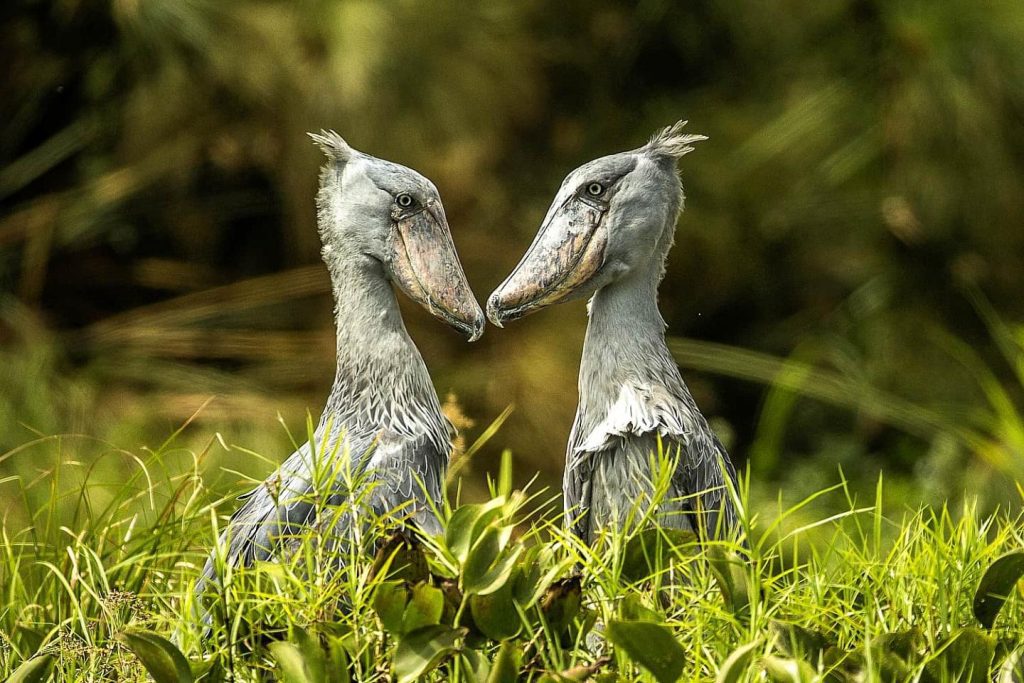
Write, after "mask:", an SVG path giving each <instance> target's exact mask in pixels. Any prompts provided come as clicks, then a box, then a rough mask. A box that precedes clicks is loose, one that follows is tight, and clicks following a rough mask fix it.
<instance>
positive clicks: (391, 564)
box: [370, 531, 430, 583]
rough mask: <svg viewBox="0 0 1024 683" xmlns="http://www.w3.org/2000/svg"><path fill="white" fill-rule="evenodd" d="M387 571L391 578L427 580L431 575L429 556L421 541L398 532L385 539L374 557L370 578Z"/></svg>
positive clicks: (412, 581) (411, 580) (409, 580)
mask: <svg viewBox="0 0 1024 683" xmlns="http://www.w3.org/2000/svg"><path fill="white" fill-rule="evenodd" d="M382 572H386V573H387V578H389V579H402V580H404V581H408V582H409V583H417V582H419V581H425V580H426V579H427V578H428V577H429V576H430V570H429V567H428V566H427V557H426V555H424V554H423V548H422V547H421V546H420V543H419V542H418V541H417V540H416V539H414V538H412V537H410V536H408V535H407V534H404V533H402V532H400V531H399V532H397V533H395V534H393V535H392V536H391V537H389V538H388V539H387V540H386V541H384V543H383V545H381V547H380V548H379V549H378V550H377V552H376V554H375V555H374V557H373V565H372V566H371V567H370V578H374V577H376V576H378V575H380V574H381V573H382Z"/></svg>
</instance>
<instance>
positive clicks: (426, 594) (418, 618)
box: [402, 583, 444, 633]
mask: <svg viewBox="0 0 1024 683" xmlns="http://www.w3.org/2000/svg"><path fill="white" fill-rule="evenodd" d="M443 610H444V594H443V593H442V592H441V589H440V588H435V587H433V586H431V585H430V584H428V583H418V584H416V585H415V586H413V587H412V591H411V595H410V597H409V604H407V605H406V606H405V614H404V615H403V617H402V633H408V632H410V631H415V630H416V629H418V628H421V627H423V626H429V625H431V624H436V623H438V622H439V621H441V612H442V611H443Z"/></svg>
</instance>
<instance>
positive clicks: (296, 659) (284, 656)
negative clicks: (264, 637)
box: [269, 640, 324, 683]
mask: <svg viewBox="0 0 1024 683" xmlns="http://www.w3.org/2000/svg"><path fill="white" fill-rule="evenodd" d="M269 649H270V654H272V655H274V661H276V662H277V666H278V668H279V669H280V670H281V680H282V681H284V682H285V683H318V681H322V680H324V679H323V671H322V667H321V671H320V674H321V677H320V678H316V677H315V674H314V669H316V668H317V666H316V664H315V663H310V662H308V661H306V657H305V655H304V653H303V651H302V649H301V648H300V647H299V646H298V645H296V644H295V643H289V642H286V641H283V640H280V641H278V642H276V643H271V644H270V646H269Z"/></svg>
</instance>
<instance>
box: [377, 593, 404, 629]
mask: <svg viewBox="0 0 1024 683" xmlns="http://www.w3.org/2000/svg"><path fill="white" fill-rule="evenodd" d="M408 601H409V591H408V590H407V589H406V587H405V584H403V583H402V582H401V581H385V582H384V583H381V584H379V585H378V586H377V590H376V592H375V593H374V596H373V609H374V610H375V611H376V612H377V616H378V617H380V622H381V624H383V626H384V630H385V631H387V632H388V633H393V634H396V635H399V634H401V633H402V623H403V619H404V618H405V606H406V604H407V603H408Z"/></svg>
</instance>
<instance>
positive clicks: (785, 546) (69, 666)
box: [0, 425, 1024, 683]
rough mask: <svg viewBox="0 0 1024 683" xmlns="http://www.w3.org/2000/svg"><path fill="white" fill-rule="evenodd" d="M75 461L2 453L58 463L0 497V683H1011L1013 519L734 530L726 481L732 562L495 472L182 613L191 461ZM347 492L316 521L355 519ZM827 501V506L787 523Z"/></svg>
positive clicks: (169, 448) (310, 547) (33, 447)
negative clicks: (464, 491)
mask: <svg viewBox="0 0 1024 683" xmlns="http://www.w3.org/2000/svg"><path fill="white" fill-rule="evenodd" d="M311 428H312V425H310V429H311ZM76 450H78V446H77V445H76V443H75V442H74V441H73V440H70V439H53V438H48V439H40V440H39V441H38V442H35V443H31V444H27V445H26V446H24V447H23V448H21V449H19V450H16V451H12V452H9V453H7V454H6V455H5V456H3V457H4V459H17V458H38V459H39V460H40V461H41V460H42V456H44V455H46V456H47V457H50V456H51V455H52V454H54V453H55V454H56V455H57V457H56V458H52V457H51V458H50V460H51V461H52V462H53V465H52V467H50V468H49V469H46V470H45V471H41V472H40V474H39V476H37V477H35V478H33V479H29V478H26V477H23V476H15V477H10V478H8V479H6V480H4V481H3V483H2V486H3V487H4V488H5V495H9V496H20V497H21V498H22V500H24V501H30V500H44V499H45V500H47V501H48V502H45V503H43V504H40V505H37V506H34V507H27V508H25V510H26V512H27V513H28V514H27V516H26V517H25V518H16V517H11V518H9V519H8V521H7V523H5V526H4V532H3V533H4V535H3V544H2V553H3V562H2V565H0V586H2V587H3V589H2V590H3V601H4V605H5V606H4V609H3V610H2V611H0V633H2V634H3V636H2V648H0V673H2V674H3V675H4V676H8V677H10V679H11V680H18V681H41V680H46V679H47V677H52V678H53V679H54V680H61V681H74V680H96V679H110V678H118V679H120V680H126V681H127V680H144V679H145V678H146V677H147V676H151V677H152V678H153V679H155V680H156V681H158V682H159V683H163V682H164V681H168V682H171V681H174V682H182V681H201V680H202V681H220V680H240V681H244V680H263V679H265V678H266V677H268V676H270V677H277V678H279V679H282V680H286V681H303V682H304V681H350V680H351V681H375V680H378V681H389V680H398V681H402V682H406V681H415V680H420V679H425V680H438V681H442V680H444V681H489V682H491V681H493V682H499V681H519V680H531V681H585V680H595V681H617V680H623V681H625V680H654V681H658V682H659V683H664V682H666V681H677V680H709V679H716V678H717V680H719V681H741V680H771V681H819V680H820V681H840V682H842V681H861V680H882V681H910V680H920V681H954V680H955V681H963V680H968V681H988V680H991V679H992V676H999V677H1000V678H998V680H999V681H1017V680H1021V678H1020V677H1021V643H1022V642H1024V595H1020V594H1019V593H1021V590H1020V585H1021V584H1020V578H1021V576H1022V575H1024V526H1022V524H1021V521H1022V520H1021V519H1020V518H1019V517H1013V516H1008V515H1006V514H995V515H993V516H987V517H986V516H983V515H981V514H979V513H978V512H977V511H976V510H974V509H972V508H971V507H970V506H966V507H964V508H963V509H957V510H951V509H946V508H939V509H920V510H907V511H905V512H904V513H903V514H902V515H900V516H896V517H894V516H891V515H887V514H886V513H884V512H883V511H884V510H886V509H891V506H889V505H887V504H886V502H885V500H884V496H885V487H884V485H883V484H882V482H879V485H878V487H877V491H876V495H875V498H874V499H873V500H869V501H862V500H858V499H857V498H856V496H855V494H854V493H853V492H852V491H851V489H850V488H849V487H848V486H847V485H846V483H845V482H844V481H842V480H841V481H839V483H837V484H836V485H835V486H833V487H831V488H830V489H827V490H824V491H820V492H817V493H815V494H814V495H812V496H810V497H808V498H807V499H805V500H803V501H801V502H800V503H798V504H797V505H795V506H791V507H789V508H785V509H781V507H780V509H779V510H778V513H777V514H776V515H774V516H773V517H771V518H769V517H766V516H763V515H761V514H758V513H751V512H750V511H749V508H748V506H747V505H746V499H747V496H746V488H747V487H746V486H745V485H744V486H742V487H741V488H742V490H741V491H740V492H738V493H737V497H736V500H735V503H736V505H737V507H738V509H739V510H741V511H742V516H743V522H742V525H743V529H744V532H745V534H746V537H747V540H748V542H747V543H746V544H740V543H737V542H733V541H716V542H700V541H699V540H698V539H697V538H696V537H695V536H693V535H692V534H690V533H688V532H684V531H680V530H671V529H660V528H658V527H657V526H656V525H655V524H653V523H651V521H652V520H650V519H648V518H647V517H645V515H647V514H649V513H647V512H645V511H644V510H637V511H636V513H635V516H634V517H633V518H632V520H631V522H632V523H631V524H629V525H628V526H627V527H626V528H625V529H624V530H621V531H617V532H607V531H606V532H603V533H601V534H599V536H598V538H597V539H596V541H595V543H594V544H593V545H592V546H588V545H586V544H584V543H582V542H581V541H580V540H579V539H577V538H576V537H575V536H573V535H571V534H569V533H566V532H564V531H563V530H562V528H561V523H560V520H559V519H558V517H557V515H554V514H552V512H551V509H552V497H551V496H549V495H548V493H547V492H544V491H540V490H538V491H534V492H532V493H531V492H530V487H529V486H528V487H526V489H525V490H519V489H516V488H515V487H514V486H513V483H512V482H513V478H512V471H511V457H510V455H508V454H506V455H505V456H504V457H503V460H502V464H501V467H500V468H499V471H498V473H497V475H496V477H495V478H494V479H493V480H491V481H490V485H489V489H490V490H489V497H488V498H487V499H486V500H484V501H483V502H474V503H468V502H467V503H463V502H461V501H460V500H459V498H460V495H459V494H458V493H456V494H455V495H454V496H453V500H452V502H451V503H450V504H446V505H445V506H444V509H442V510H440V511H439V512H440V515H441V517H442V519H443V520H444V521H445V524H444V532H443V534H441V535H439V536H436V537H435V536H424V535H419V534H417V533H416V532H414V531H411V530H408V529H402V528H400V527H398V526H397V525H396V524H395V515H392V516H389V517H387V518H380V519H367V520H366V521H365V523H364V524H362V525H355V526H353V527H352V528H353V529H355V531H353V532H352V536H351V537H350V538H349V539H347V540H348V541H351V542H346V543H334V544H331V543H324V542H323V539H324V538H325V534H323V533H320V532H317V531H316V525H315V524H314V529H313V531H308V532H306V533H299V534H297V535H295V536H294V537H293V538H291V539H290V542H289V543H287V544H284V546H283V550H282V552H280V553H279V554H278V559H277V560H276V561H274V562H260V563H257V564H256V565H254V566H252V567H249V568H240V567H232V566H230V565H227V564H225V563H223V561H222V559H223V558H222V556H221V561H217V560H216V559H215V564H216V572H215V574H216V579H215V580H214V581H212V582H211V583H210V585H209V586H207V588H206V589H205V591H204V592H203V593H202V595H200V596H197V595H196V593H195V584H196V579H197V577H198V575H199V573H200V569H201V567H202V565H203V563H204V562H205V560H206V554H205V553H206V549H208V548H209V547H212V546H213V545H214V539H215V538H216V537H217V535H218V532H219V530H220V529H221V527H222V526H223V523H224V519H225V517H224V515H225V514H227V513H229V512H230V511H231V510H233V509H234V507H235V505H236V503H235V501H234V500H232V497H226V498H219V499H218V498H213V497H212V496H211V493H210V492H209V491H208V490H206V488H205V487H204V484H203V477H202V476H201V475H202V464H203V457H204V456H203V453H202V452H200V453H195V454H187V453H183V452H181V451H179V450H177V449H175V448H174V445H173V439H172V440H170V441H168V443H166V444H164V445H163V446H162V447H161V448H159V449H157V450H154V451H151V452H144V453H128V452H117V453H116V454H114V453H112V455H111V457H115V456H119V457H123V458H125V459H126V460H129V461H131V462H133V463H134V465H135V473H134V474H133V475H132V476H131V477H128V478H126V479H125V480H123V481H121V482H120V485H119V486H112V485H111V482H109V481H104V480H103V479H102V477H100V478H99V479H97V478H96V477H95V476H94V473H91V472H90V468H87V467H84V466H83V465H82V464H81V463H79V462H78V461H77V460H76V458H75V455H74V452H75V451H76ZM183 462H184V463H186V465H187V466H182V463H183ZM659 462H660V466H661V467H663V468H665V471H666V473H667V472H668V471H670V468H671V466H672V463H671V459H670V458H661V459H660V460H655V463H656V464H657V463H659ZM96 471H100V470H96ZM454 488H455V489H456V491H457V489H458V487H457V485H456V486H455V487H454ZM40 489H41V490H42V491H43V492H44V493H45V495H43V496H37V494H38V493H39V490H40ZM353 490H356V491H359V490H365V488H363V489H360V488H359V487H353ZM1021 493H1022V494H1024V492H1021ZM325 495H329V492H325ZM361 495H362V494H360V493H356V494H354V495H352V496H350V497H349V498H348V499H346V500H345V501H344V502H342V503H341V505H336V506H325V507H324V511H323V514H324V515H325V519H328V518H333V516H337V515H343V514H353V513H356V512H357V511H358V509H359V506H360V496H361ZM836 496H838V497H840V498H842V499H843V500H845V502H846V505H845V507H846V511H845V512H842V513H839V514H832V515H829V516H827V517H824V518H819V519H818V520H817V521H815V522H813V523H811V524H806V525H802V526H799V527H797V528H792V525H790V524H787V521H788V520H790V519H791V518H794V517H798V518H801V519H803V518H805V517H806V516H807V515H808V514H809V513H811V512H813V511H814V510H815V509H816V508H818V507H819V504H820V502H821V501H822V500H824V499H825V498H827V497H836ZM400 514H401V511H397V512H396V515H397V516H400ZM339 555H340V556H339ZM215 558H216V555H215Z"/></svg>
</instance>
